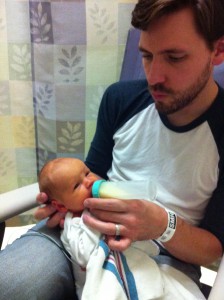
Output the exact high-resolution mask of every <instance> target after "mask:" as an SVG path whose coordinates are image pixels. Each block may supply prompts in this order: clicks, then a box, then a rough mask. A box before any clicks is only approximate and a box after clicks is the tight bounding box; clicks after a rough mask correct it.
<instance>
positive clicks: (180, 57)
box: [168, 55, 185, 62]
mask: <svg viewBox="0 0 224 300" xmlns="http://www.w3.org/2000/svg"><path fill="white" fill-rule="evenodd" d="M168 58H169V60H170V61H172V62H180V61H182V60H184V59H185V55H182V56H169V57H168Z"/></svg>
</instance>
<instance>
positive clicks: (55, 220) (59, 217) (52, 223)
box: [47, 212, 65, 228]
mask: <svg viewBox="0 0 224 300" xmlns="http://www.w3.org/2000/svg"><path fill="white" fill-rule="evenodd" d="M64 218H65V213H60V212H56V213H55V214H54V215H52V216H51V217H50V218H49V219H48V220H47V226H48V227H50V228H54V227H56V226H58V225H60V227H63V226H64V222H63V220H64Z"/></svg>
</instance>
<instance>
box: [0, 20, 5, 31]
mask: <svg viewBox="0 0 224 300" xmlns="http://www.w3.org/2000/svg"><path fill="white" fill-rule="evenodd" d="M3 29H5V21H4V19H3V18H0V30H3Z"/></svg>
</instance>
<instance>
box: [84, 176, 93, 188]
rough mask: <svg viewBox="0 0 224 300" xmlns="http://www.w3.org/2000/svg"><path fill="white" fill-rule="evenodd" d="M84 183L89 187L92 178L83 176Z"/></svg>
mask: <svg viewBox="0 0 224 300" xmlns="http://www.w3.org/2000/svg"><path fill="white" fill-rule="evenodd" d="M84 184H85V186H86V187H87V188H90V187H91V186H92V185H93V180H92V179H91V178H90V177H85V179H84Z"/></svg>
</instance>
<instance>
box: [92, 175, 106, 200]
mask: <svg viewBox="0 0 224 300" xmlns="http://www.w3.org/2000/svg"><path fill="white" fill-rule="evenodd" d="M105 181H106V180H104V179H101V180H97V181H95V182H94V183H93V186H92V195H93V198H100V193H99V191H100V186H101V183H103V182H105Z"/></svg>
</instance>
